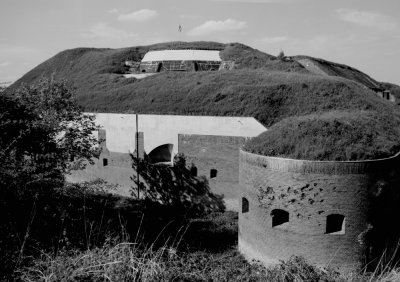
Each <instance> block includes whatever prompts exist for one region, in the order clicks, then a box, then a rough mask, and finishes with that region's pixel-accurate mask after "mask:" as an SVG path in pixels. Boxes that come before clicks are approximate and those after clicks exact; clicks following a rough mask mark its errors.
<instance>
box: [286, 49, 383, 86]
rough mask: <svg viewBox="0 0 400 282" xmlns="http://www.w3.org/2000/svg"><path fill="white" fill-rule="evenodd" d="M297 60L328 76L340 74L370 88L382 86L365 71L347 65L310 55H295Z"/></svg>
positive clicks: (313, 70)
mask: <svg viewBox="0 0 400 282" xmlns="http://www.w3.org/2000/svg"><path fill="white" fill-rule="evenodd" d="M293 58H294V60H295V61H298V62H300V63H301V64H302V65H304V66H305V68H306V69H309V70H310V71H311V72H317V73H320V74H324V75H328V76H339V77H343V78H347V79H350V80H353V81H356V82H358V83H361V84H363V85H365V86H366V87H368V88H380V87H381V85H380V84H379V82H377V81H376V80H374V79H373V78H371V77H370V76H368V75H366V74H365V73H363V72H361V71H359V70H357V69H355V68H352V67H350V66H347V65H343V64H338V63H334V62H329V61H326V60H323V59H318V58H313V57H309V56H295V57H293Z"/></svg>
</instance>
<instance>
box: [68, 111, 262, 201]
mask: <svg viewBox="0 0 400 282" xmlns="http://www.w3.org/2000/svg"><path fill="white" fill-rule="evenodd" d="M138 122H139V132H140V135H139V136H140V139H139V142H140V143H139V145H140V146H139V147H140V150H141V151H140V152H141V154H142V152H143V150H144V152H145V153H147V154H150V152H151V151H152V150H153V149H155V148H157V147H158V146H160V145H164V144H173V151H172V156H174V155H175V154H177V153H178V152H182V153H184V154H185V155H187V156H188V164H190V163H191V162H193V163H195V164H196V166H198V168H199V169H198V175H203V174H204V175H206V176H207V177H208V178H209V176H210V168H209V166H211V165H212V166H215V168H216V169H217V170H218V173H217V177H216V178H213V179H210V181H209V182H210V187H211V188H212V191H214V192H216V193H219V194H225V195H226V197H227V198H228V199H229V203H228V204H229V207H228V208H236V207H237V200H236V198H235V200H233V199H234V197H236V195H237V194H236V191H237V184H238V170H239V147H240V146H241V145H242V144H243V143H244V141H245V139H246V138H248V137H254V136H257V135H259V134H260V133H262V132H264V131H265V130H266V128H265V127H264V126H263V125H261V124H260V123H259V122H258V121H257V120H256V119H254V118H249V117H210V116H177V115H138ZM96 123H97V124H98V125H100V126H101V127H102V129H101V130H100V132H99V139H100V140H103V142H102V143H101V147H102V154H101V156H100V159H99V161H97V162H96V164H95V166H88V167H87V168H86V169H85V170H84V171H77V172H73V174H72V175H70V176H68V180H69V181H73V182H76V181H85V180H92V179H96V178H102V179H105V180H107V181H109V182H110V183H118V184H120V185H121V188H120V189H119V191H118V192H119V193H121V194H124V195H127V194H128V193H129V189H130V187H132V186H134V185H135V184H134V183H133V182H132V181H131V180H130V176H132V174H133V173H134V171H133V169H132V168H131V158H130V156H129V153H132V152H134V151H135V148H136V145H135V132H136V117H135V115H133V114H96ZM142 144H143V145H142ZM103 159H107V166H104V165H103ZM233 203H234V204H233Z"/></svg>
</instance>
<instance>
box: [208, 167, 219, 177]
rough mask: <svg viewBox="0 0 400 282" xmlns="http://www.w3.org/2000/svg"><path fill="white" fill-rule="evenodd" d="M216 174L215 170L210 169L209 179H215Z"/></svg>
mask: <svg viewBox="0 0 400 282" xmlns="http://www.w3.org/2000/svg"><path fill="white" fill-rule="evenodd" d="M217 173H218V171H217V170H216V169H215V168H212V169H211V170H210V178H215V177H217Z"/></svg>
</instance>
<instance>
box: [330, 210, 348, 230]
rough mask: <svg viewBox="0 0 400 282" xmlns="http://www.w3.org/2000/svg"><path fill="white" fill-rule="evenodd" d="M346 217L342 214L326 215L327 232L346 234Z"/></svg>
mask: <svg viewBox="0 0 400 282" xmlns="http://www.w3.org/2000/svg"><path fill="white" fill-rule="evenodd" d="M345 222H346V218H345V216H344V215H341V214H330V215H328V216H327V217H326V234H344V233H345Z"/></svg>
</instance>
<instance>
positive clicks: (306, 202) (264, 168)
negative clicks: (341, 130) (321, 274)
mask: <svg viewBox="0 0 400 282" xmlns="http://www.w3.org/2000/svg"><path fill="white" fill-rule="evenodd" d="M399 161H400V155H399V154H397V155H396V156H394V157H391V158H387V159H380V160H370V161H368V160H367V161H343V162H339V161H306V160H294V159H285V158H277V157H267V156H261V155H256V154H252V153H248V152H245V151H241V152H240V176H239V179H240V180H239V182H240V189H241V191H240V199H239V201H240V206H241V207H240V209H241V210H240V212H239V250H240V252H241V253H242V254H244V255H245V257H246V258H248V259H256V260H260V261H261V262H263V263H264V264H265V265H269V264H274V263H278V262H279V260H286V259H288V258H289V257H290V256H292V255H300V256H303V257H305V258H306V259H307V260H308V261H310V262H312V263H314V264H316V265H320V266H324V267H326V266H333V267H340V268H353V267H356V268H357V267H360V266H363V265H365V263H366V262H368V261H370V259H371V258H372V257H374V256H376V255H377V254H380V253H382V251H384V248H387V247H389V246H390V244H392V246H393V245H394V246H396V244H397V241H396V237H395V234H396V232H395V231H394V230H395V229H396V226H395V225H396V224H397V223H395V222H396V221H397V220H398V219H399V218H398V211H399V209H398V199H399V194H400V191H399V190H398V187H399V183H400V177H399V175H400V174H399V171H398V170H399V168H398V167H399ZM397 229H398V228H397ZM391 236H393V238H391ZM392 239H393V240H392ZM391 240H392V241H391ZM389 249H390V248H389ZM378 257H379V255H378Z"/></svg>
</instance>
